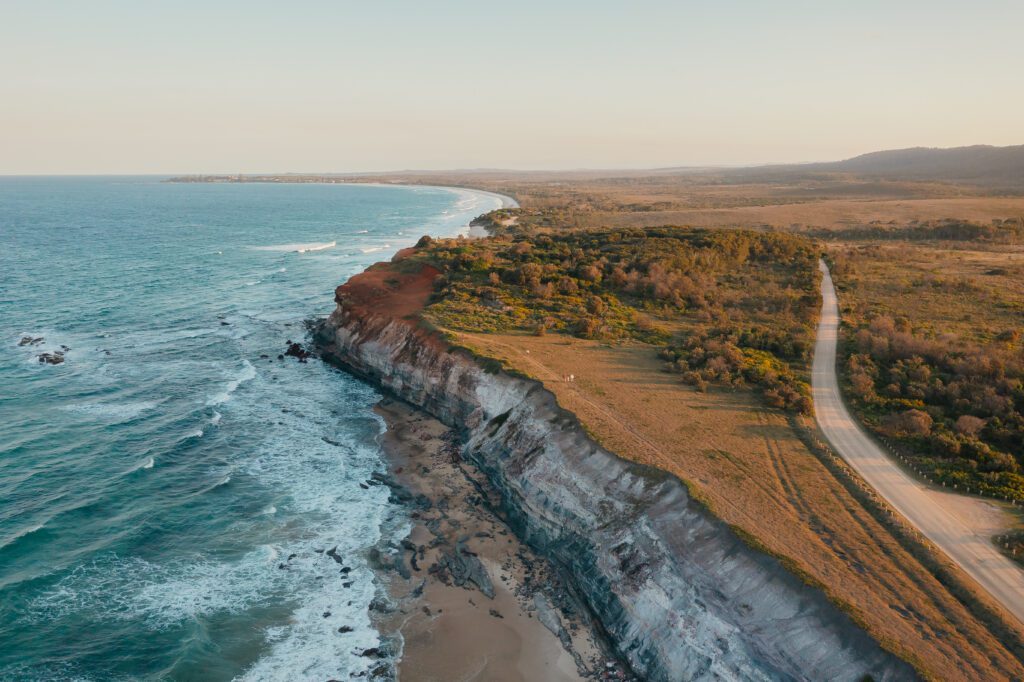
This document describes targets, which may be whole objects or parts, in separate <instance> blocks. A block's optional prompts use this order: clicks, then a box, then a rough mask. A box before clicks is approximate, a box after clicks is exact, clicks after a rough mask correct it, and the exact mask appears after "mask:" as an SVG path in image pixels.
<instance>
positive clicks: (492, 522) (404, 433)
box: [376, 399, 630, 682]
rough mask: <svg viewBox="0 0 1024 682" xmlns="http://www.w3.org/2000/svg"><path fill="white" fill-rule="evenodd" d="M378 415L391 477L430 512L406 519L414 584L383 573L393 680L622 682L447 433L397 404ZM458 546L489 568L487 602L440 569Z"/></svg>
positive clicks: (382, 406) (594, 637)
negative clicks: (394, 607) (398, 646)
mask: <svg viewBox="0 0 1024 682" xmlns="http://www.w3.org/2000/svg"><path fill="white" fill-rule="evenodd" d="M376 411H377V412H378V414H380V415H381V416H383V417H384V419H385V421H386V422H387V424H388V431H387V433H386V434H385V436H384V440H383V445H384V449H385V452H386V455H387V458H388V462H389V465H390V473H391V475H392V477H393V479H394V480H395V481H396V482H397V483H398V484H400V485H401V486H403V487H404V488H405V489H407V490H408V491H409V492H411V493H412V494H413V495H424V496H426V497H427V498H428V499H430V501H431V508H430V509H426V510H424V509H418V510H416V511H413V512H412V515H413V522H414V527H413V529H412V531H411V533H410V535H409V538H408V543H407V544H406V547H407V548H408V546H409V544H410V543H411V545H413V546H415V547H416V548H417V549H416V550H415V551H407V553H406V555H405V556H408V554H415V556H416V561H415V565H411V562H410V572H411V578H410V579H409V580H405V579H403V578H402V577H401V576H399V575H398V574H396V573H389V574H388V576H389V578H390V591H391V594H392V596H393V597H394V598H395V600H396V602H397V603H398V604H399V610H398V611H397V612H396V613H394V614H391V615H390V616H388V617H387V618H388V619H390V622H389V623H385V624H384V627H385V629H387V628H388V625H390V626H391V628H394V629H398V630H399V631H400V633H401V635H402V638H403V640H404V647H403V653H402V658H401V661H400V663H399V675H400V677H401V678H402V679H408V680H417V681H423V682H430V681H432V680H437V681H439V682H440V681H442V680H443V681H445V682H447V681H450V680H466V681H468V680H508V681H511V682H516V681H522V682H527V681H530V682H533V681H536V680H552V681H557V682H570V681H576V680H583V679H601V678H604V679H628V678H629V677H630V676H629V675H628V674H627V673H626V671H625V670H624V669H623V668H622V667H621V665H620V664H619V663H618V662H615V661H609V660H608V658H607V655H606V654H604V653H603V652H602V649H603V648H604V647H603V645H602V644H601V643H599V642H598V640H597V635H595V633H594V632H593V631H592V630H591V627H590V626H589V624H588V622H587V618H586V616H585V614H583V613H582V612H581V609H580V608H579V606H578V605H575V604H573V603H572V602H571V600H570V599H569V598H568V596H567V595H566V593H565V590H564V588H563V586H562V585H561V583H560V580H559V579H558V577H557V576H556V575H554V573H553V571H552V569H551V568H550V566H548V564H547V562H545V561H544V560H543V559H541V558H539V557H537V556H536V555H534V554H533V553H532V552H531V551H530V550H529V549H528V548H527V547H525V546H524V545H523V544H522V543H520V542H519V540H518V539H517V538H516V537H515V535H514V534H513V533H512V532H511V531H510V530H509V529H508V527H507V526H506V525H505V524H504V522H502V521H501V520H500V519H499V518H498V517H497V516H496V515H495V514H494V513H493V512H492V511H491V509H490V508H489V507H488V504H487V502H486V501H485V500H484V499H483V498H484V496H485V495H486V494H487V493H486V491H485V488H486V481H484V480H483V479H482V476H481V475H480V474H479V473H478V472H476V471H475V469H474V468H473V467H472V466H471V465H469V464H468V463H465V462H462V461H461V460H460V459H459V458H458V456H457V454H456V453H457V450H455V447H454V444H453V443H452V441H451V440H450V433H449V430H448V428H447V427H445V426H444V425H443V424H441V423H440V422H438V421H437V420H435V419H432V418H430V417H429V416H426V415H425V414H423V413H421V412H418V411H416V410H414V409H413V408H411V407H410V406H408V405H406V404H405V403H401V402H398V401H394V400H389V399H386V400H384V401H382V402H381V403H380V404H379V405H378V406H377V408H376ZM474 481H475V482H474ZM460 542H461V544H462V546H463V547H465V548H466V549H467V550H468V551H469V552H470V553H472V555H475V557H476V558H478V559H479V560H480V562H481V563H482V564H483V566H484V568H485V569H486V572H487V575H488V576H489V578H490V582H491V584H492V585H493V588H494V598H493V599H491V598H488V596H486V595H485V594H484V593H483V592H482V591H481V590H480V589H479V588H477V587H476V586H475V585H473V584H472V583H467V584H466V586H463V587H460V586H458V585H456V584H454V582H453V580H452V579H451V576H450V575H449V574H447V572H446V571H444V570H440V571H439V570H437V565H438V563H439V561H441V560H442V556H443V555H444V554H446V553H447V554H450V553H451V552H453V551H458V550H457V547H458V545H459V544H460ZM441 563H443V561H441ZM421 586H422V587H421ZM418 588H420V589H418ZM417 592H419V594H417ZM537 594H541V595H542V596H541V597H539V598H538V597H536V595H537ZM537 599H539V600H540V601H541V602H542V603H547V604H555V605H558V606H563V607H567V609H568V611H570V613H566V608H558V607H557V606H556V607H553V611H554V612H556V613H557V619H558V620H559V621H560V622H561V623H562V625H563V638H564V639H566V640H567V641H568V642H569V646H568V648H567V647H566V646H564V645H563V642H562V641H560V639H559V636H557V635H556V634H555V633H554V632H552V631H551V630H549V629H548V628H547V627H545V625H544V624H542V623H541V620H540V618H539V617H538V613H537V606H536V600H537ZM573 612H574V613H575V615H574V613H573ZM549 622H550V619H549ZM609 663H611V666H609ZM584 675H585V676H584Z"/></svg>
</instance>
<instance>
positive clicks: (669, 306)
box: [416, 228, 818, 412]
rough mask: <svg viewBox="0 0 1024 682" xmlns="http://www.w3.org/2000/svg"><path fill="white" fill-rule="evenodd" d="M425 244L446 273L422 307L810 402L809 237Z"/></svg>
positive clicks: (594, 236)
mask: <svg viewBox="0 0 1024 682" xmlns="http://www.w3.org/2000/svg"><path fill="white" fill-rule="evenodd" d="M423 246H424V247H425V248H421V249H420V250H419V252H418V254H417V256H416V258H417V259H426V260H428V261H429V262H430V263H431V264H433V265H435V266H436V267H438V268H439V269H440V270H441V271H442V273H443V275H442V276H441V277H439V278H438V280H437V291H436V292H435V295H434V297H433V299H432V303H431V305H430V306H429V307H428V308H427V310H426V312H425V317H426V318H427V319H428V320H430V321H432V322H433V323H435V324H437V325H438V326H440V327H443V328H447V329H451V330H455V331H468V332H505V333H509V332H528V333H533V334H546V333H552V332H553V333H566V334H573V335H575V336H578V337H581V338H587V339H600V340H607V341H616V340H617V341H624V340H635V341H640V342H644V343H648V344H653V345H655V346H656V347H658V348H659V349H660V354H661V357H662V358H663V359H664V360H665V361H666V369H667V370H669V371H672V372H676V373H679V374H680V375H681V376H680V379H681V380H682V381H684V382H686V383H687V384H690V385H692V386H694V387H696V388H697V389H698V390H702V391H703V390H707V388H708V386H709V385H710V384H714V385H719V386H738V385H744V384H750V385H756V386H759V387H760V388H761V389H762V393H763V395H764V398H765V400H766V401H767V402H768V404H769V405H772V406H776V407H780V408H788V409H793V410H797V411H801V412H807V411H809V410H810V397H809V389H808V385H807V368H808V363H809V354H810V349H811V347H812V345H813V333H814V332H813V327H814V321H815V316H816V314H817V305H818V295H817V282H818V272H817V257H818V251H817V249H816V248H815V245H814V243H813V242H812V241H810V240H808V239H806V238H804V237H800V236H796V235H790V234H779V233H767V232H750V231H740V230H697V229H685V228H656V229H655V228H648V229H623V230H603V231H596V230H588V231H566V232H556V233H552V234H534V235H532V236H530V237H526V236H522V235H511V234H504V235H500V236H498V237H496V238H493V239H490V240H480V241H467V240H446V241H437V242H424V243H423Z"/></svg>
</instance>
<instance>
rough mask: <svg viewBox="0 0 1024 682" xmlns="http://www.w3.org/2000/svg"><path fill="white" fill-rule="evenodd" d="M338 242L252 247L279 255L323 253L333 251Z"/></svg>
mask: <svg viewBox="0 0 1024 682" xmlns="http://www.w3.org/2000/svg"><path fill="white" fill-rule="evenodd" d="M336 245H337V242H333V241H331V242H310V243H307V244H273V245H270V246H253V247H250V248H252V249H253V250H255V251H275V252H279V253H309V252H310V251H323V250H325V249H333V248H334V247H335V246H336Z"/></svg>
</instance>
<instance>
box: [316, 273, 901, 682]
mask: <svg viewBox="0 0 1024 682" xmlns="http://www.w3.org/2000/svg"><path fill="white" fill-rule="evenodd" d="M434 274H436V273H433V272H429V271H426V270H424V271H421V272H419V273H418V274H416V275H415V276H412V277H407V278H404V281H403V282H402V283H401V284H395V281H396V280H394V279H393V278H392V279H387V280H386V281H387V282H389V284H387V285H385V284H384V282H385V277H384V275H382V274H381V271H380V270H377V271H373V270H371V271H368V272H367V273H364V274H363V275H360V276H357V277H355V278H353V279H352V280H351V281H350V282H349V283H347V284H345V285H343V286H341V287H339V289H338V291H337V295H336V300H337V302H338V306H337V308H336V310H335V311H334V312H333V313H332V314H331V316H330V317H329V318H328V319H326V320H325V321H323V322H322V323H320V324H319V325H318V326H317V328H316V329H315V332H314V336H315V340H316V342H317V345H318V346H319V347H320V350H321V352H322V354H323V357H324V358H325V359H326V360H328V361H329V362H333V363H335V364H337V365H339V366H341V367H342V368H344V369H346V370H348V371H350V372H352V373H353V374H355V375H357V376H359V377H362V378H363V379H365V380H367V381H369V382H371V383H373V384H375V385H377V386H379V387H380V388H381V389H383V390H386V391H388V392H390V393H392V394H394V395H395V396H397V397H399V398H401V399H402V400H404V401H406V402H408V403H411V404H412V405H414V406H416V407H418V408H420V409H422V410H424V411H426V412H428V413H430V414H431V415H433V416H434V417H436V418H438V419H439V420H441V421H442V422H444V423H446V424H448V425H449V426H451V427H453V428H455V429H457V430H458V431H459V433H460V434H461V436H462V439H463V440H462V442H463V444H464V445H463V449H462V456H463V457H464V458H466V459H468V460H470V461H471V462H473V464H475V465H476V466H477V467H478V468H479V469H480V470H481V471H482V472H484V473H485V474H486V476H487V477H488V479H489V480H490V483H491V484H492V485H493V487H494V488H495V489H496V490H497V491H498V492H499V493H500V496H501V500H502V507H503V510H502V511H503V512H504V514H505V516H506V517H507V518H508V520H509V522H510V524H511V526H512V528H513V529H514V530H515V532H516V533H517V534H518V535H519V536H520V537H521V538H522V539H523V540H524V541H525V542H527V543H528V544H529V545H530V546H531V547H533V548H534V549H535V550H536V551H537V552H539V553H540V554H542V555H544V556H545V557H547V558H549V559H550V560H551V561H553V562H555V563H556V564H557V565H558V566H560V567H561V568H563V569H564V570H565V572H566V573H567V574H568V575H569V576H570V578H571V580H572V581H573V582H574V587H575V589H576V590H577V591H578V593H579V595H580V596H581V597H582V599H583V600H584V601H585V602H586V605H587V607H588V608H589V609H590V610H591V611H592V613H593V615H594V616H595V617H596V619H597V620H598V621H599V622H600V623H601V624H602V626H603V628H604V630H605V631H606V633H607V635H608V637H609V639H610V640H611V641H612V643H613V644H614V646H615V647H617V649H618V650H619V652H620V653H621V655H622V656H623V658H624V659H626V660H627V661H628V662H629V664H630V665H631V666H632V668H633V670H634V671H635V672H636V674H637V675H638V676H640V677H642V678H644V679H649V680H684V679H685V680H690V679H742V680H777V679H805V680H823V679H828V680H861V679H865V676H866V675H870V676H871V678H873V679H875V680H898V679H913V678H914V677H915V674H914V672H913V670H912V668H911V667H910V666H909V665H907V664H906V663H905V662H903V661H901V660H900V659H898V658H897V657H895V656H894V655H892V654H890V653H889V652H887V651H885V650H883V649H882V648H881V647H880V646H879V645H878V644H877V643H876V642H875V641H874V640H873V639H872V638H870V637H869V636H868V635H867V634H866V633H865V632H864V631H863V630H861V629H860V628H859V627H858V626H857V625H856V624H855V623H854V622H853V621H852V620H851V619H850V618H849V617H848V616H847V615H846V614H845V613H843V612H842V611H841V610H840V609H838V608H837V607H836V606H835V605H834V604H832V603H831V602H830V601H829V600H828V599H827V598H826V597H825V596H824V595H823V594H822V593H821V592H820V591H819V590H818V589H816V588H814V587H812V586H809V585H807V584H805V583H804V582H802V581H801V580H800V579H799V578H798V577H797V576H795V575H794V574H792V573H790V572H789V571H788V570H787V569H786V568H785V567H783V566H782V565H781V564H780V563H779V562H778V561H777V560H776V559H774V558H773V557H771V556H769V555H767V554H764V553H762V552H760V551H758V550H756V549H754V548H752V547H751V546H749V545H748V544H746V543H744V542H743V541H742V540H741V539H740V538H739V537H738V536H737V535H736V534H735V533H734V532H733V531H732V530H731V529H730V528H729V527H728V526H727V525H726V524H724V523H723V522H721V521H720V520H718V519H717V518H716V517H714V516H713V515H712V514H710V513H709V512H708V511H707V510H706V509H705V508H704V507H703V506H702V505H701V504H700V503H698V502H697V501H695V500H694V499H693V498H692V497H691V496H690V494H689V493H688V491H687V489H686V487H685V486H684V485H682V484H681V483H680V482H679V481H678V480H676V479H675V478H673V477H670V476H667V475H665V474H663V473H662V472H659V471H656V470H653V469H650V468H647V467H643V466H640V465H637V464H634V463H631V462H628V461H626V460H623V459H621V458H619V457H617V456H616V455H614V454H612V453H610V452H608V451H607V450H605V449H604V448H602V447H601V446H600V445H599V444H597V443H595V442H594V441H593V440H592V439H591V438H590V437H589V436H588V435H587V433H586V431H585V429H584V428H583V427H582V425H581V424H580V423H579V421H578V420H577V419H576V417H575V416H574V415H572V414H571V413H569V412H567V411H566V410H564V409H562V408H561V407H560V406H559V405H558V403H557V401H556V399H555V397H554V395H553V394H552V393H550V392H549V391H548V390H546V389H545V387H544V386H543V385H542V384H541V383H539V382H537V381H534V380H531V379H528V378H525V377H521V376H516V375H513V374H510V373H507V372H505V371H503V370H502V369H500V368H498V367H496V366H493V365H492V364H491V363H488V362H485V361H480V360H478V359H477V358H474V357H473V356H472V355H471V354H470V353H468V352H467V351H464V350H461V349H457V348H452V347H450V346H449V344H448V343H447V342H446V341H445V340H444V339H443V338H442V337H441V336H440V335H439V334H437V333H436V332H433V331H430V330H428V329H427V328H425V327H424V326H423V325H422V324H420V323H419V321H418V319H417V317H416V316H415V314H414V311H415V310H416V308H417V307H418V304H422V302H425V300H426V295H427V293H428V292H429V287H425V286H424V284H428V283H429V281H430V279H432V277H433V275H434ZM737 494H742V491H737Z"/></svg>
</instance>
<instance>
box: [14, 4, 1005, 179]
mask: <svg viewBox="0 0 1024 682" xmlns="http://www.w3.org/2000/svg"><path fill="white" fill-rule="evenodd" d="M1022 28H1024V2H1021V1H1020V0H1016V1H1010V0H976V1H974V2H968V1H966V0H965V1H963V2H952V1H949V0H931V1H924V0H921V1H919V0H904V1H902V2H901V1H899V0H890V1H889V2H880V1H873V0H868V1H863V0H862V1H852V0H851V1H848V2H826V1H819V2H798V1H793V0H788V1H787V0H780V1H776V2H754V1H752V0H715V1H712V0H701V1H693V0H676V1H675V2H669V1H653V0H638V1H633V2H614V3H613V2H600V1H591V2H582V1H577V0H571V1H567V2H556V1H554V0H549V1H548V2H534V1H524V2H505V3H500V4H499V3H488V2H483V1H478V2H461V1H460V2H434V3H429V2H422V1H419V2H399V1H397V0H391V1H389V0H377V1H376V2H346V1H344V0H336V1H334V2H326V1H308V2H292V3H285V2H280V1H276V2H266V1H262V0H250V1H247V2H212V1H205V2H200V1H198V0H176V1H175V2H162V1H155V0H150V1H148V2H141V1H139V0H135V1H133V2H128V1H116V0H91V1H84V0H65V1H56V0H30V1H22V0H0V173H178V172H261V171H266V172H272V171H358V170H386V169H400V168H460V167H461V168H466V167H485V166H486V167H504V168H579V167H591V168H593V167H653V166H669V165H683V164H704V163H724V164H736V163H764V162H772V161H806V160H820V159H835V158H843V157H848V156H852V155H855V154H858V153H861V152H865V151H872V150H877V149H884V148H893V147H906V146H916V145H925V146H955V145H963V144H974V143H987V144H998V145H1005V144H1020V143H1024V113H1022V112H1024V87H1022V86H1024V39H1022V38H1021V32H1022Z"/></svg>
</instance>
